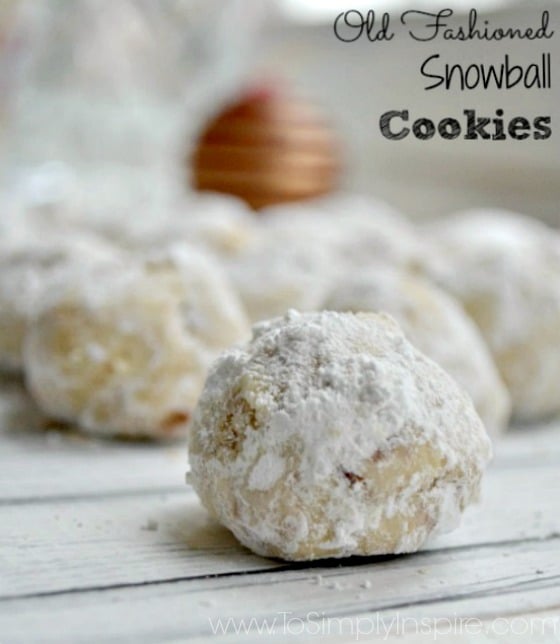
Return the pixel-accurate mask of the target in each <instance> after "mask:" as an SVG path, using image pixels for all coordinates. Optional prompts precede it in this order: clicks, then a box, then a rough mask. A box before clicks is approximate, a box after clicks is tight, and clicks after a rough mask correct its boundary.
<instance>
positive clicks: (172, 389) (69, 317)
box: [25, 246, 249, 438]
mask: <svg viewBox="0 0 560 644" xmlns="http://www.w3.org/2000/svg"><path fill="white" fill-rule="evenodd" d="M248 332H249V327H248V322H247V320H246V317H245V315H244V313H243V311H242V309H241V308H240V305H239V302H238V301H237V299H236V298H235V295H234V294H233V292H232V291H231V288H230V287H229V285H228V284H227V283H226V282H225V281H224V280H223V278H222V276H221V274H220V273H219V270H218V269H217V267H216V266H215V264H214V263H213V262H212V261H211V260H209V259H208V258H207V257H205V256H203V255H201V254H200V253H198V252H197V251H195V250H194V249H187V248H185V247H183V246H180V247H173V248H171V249H169V250H168V251H167V252H165V253H160V254H158V255H157V256H152V257H150V258H149V259H147V260H146V261H145V262H144V263H129V264H128V265H125V266H120V267H110V266H105V267H100V268H98V269H97V270H92V271H90V272H89V273H87V274H81V275H79V276H77V277H76V278H73V277H72V276H67V277H66V279H64V280H61V281H60V282H59V283H58V284H57V285H56V288H55V289H53V290H51V291H49V292H48V293H47V294H46V297H45V299H44V301H43V302H42V303H41V307H40V310H39V314H38V316H37V319H36V320H35V321H34V322H33V323H32V325H31V328H30V330H29V333H28V337H27V341H26V346H25V373H26V379H27V384H28V386H29V389H30V391H31V392H32V394H33V396H34V397H35V399H36V400H37V402H38V403H39V405H40V407H41V408H42V409H43V411H44V412H46V413H47V414H48V415H50V416H52V417H55V418H60V419H63V420H66V421H70V422H73V423H77V424H78V425H79V426H81V427H82V428H83V429H85V430H88V431H91V432H94V433H102V434H111V435H126V436H146V437H155V438H171V437H174V436H177V435H181V434H184V433H185V430H186V427H187V425H188V422H189V419H190V416H191V414H192V410H193V408H194V406H195V404H196V401H197V399H198V395H199V393H200V391H201V389H202V386H203V383H204V379H205V377H206V372H207V369H208V367H209V365H210V363H211V362H212V360H213V359H214V358H215V357H216V355H217V354H218V353H219V351H220V350H222V349H224V348H226V347H229V346H231V345H232V344H233V343H235V342H238V341H241V340H244V339H245V338H246V337H247V335H248Z"/></svg>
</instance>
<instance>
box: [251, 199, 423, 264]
mask: <svg viewBox="0 0 560 644" xmlns="http://www.w3.org/2000/svg"><path fill="white" fill-rule="evenodd" d="M262 214H263V217H262V219H263V223H264V225H265V228H266V230H268V231H269V233H270V235H271V237H272V238H273V239H275V240H276V243H278V244H280V243H282V244H289V243H290V240H293V239H305V240H307V241H308V244H310V245H311V244H313V245H315V246H317V245H322V246H326V247H327V248H328V249H329V253H330V256H331V263H332V262H336V264H337V265H338V266H339V268H340V267H343V268H345V269H347V270H355V271H360V272H362V271H363V270H364V269H365V268H367V267H368V266H369V265H370V264H372V263H373V264H376V265H377V264H379V263H380V262H383V263H386V264H389V265H394V266H400V267H403V268H407V269H411V270H415V269H416V268H417V266H418V265H420V266H422V265H423V263H424V253H425V252H426V249H425V247H424V244H423V243H422V241H421V239H420V238H419V237H418V235H417V233H416V230H415V228H414V226H413V225H412V224H411V223H410V222H409V221H407V220H406V219H405V218H404V217H403V216H402V215H400V214H399V213H398V212H396V211H395V210H394V209H392V208H391V207H390V206H388V205H387V204H385V203H383V202H380V201H377V200H375V199H372V198H370V197H365V196H362V195H353V194H339V195H333V196H330V197H326V198H324V199H321V200H316V201H313V202H309V203H307V202H306V203H302V204H294V205H284V206H276V207H273V208H268V209H267V210H264V211H263V213H262Z"/></svg>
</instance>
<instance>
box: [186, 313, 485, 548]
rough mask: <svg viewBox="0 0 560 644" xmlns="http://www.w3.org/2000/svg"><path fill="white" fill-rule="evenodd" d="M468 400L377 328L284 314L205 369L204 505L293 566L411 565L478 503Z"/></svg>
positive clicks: (388, 324) (355, 319) (475, 434)
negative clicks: (411, 556)
mask: <svg viewBox="0 0 560 644" xmlns="http://www.w3.org/2000/svg"><path fill="white" fill-rule="evenodd" d="M490 452H491V449H490V442H489V439H488V436H487V433H486V431H485V429H484V426H483V425H482V422H481V421H480V418H479V417H478V415H477V413H476V411H475V410H474V407H473V405H472V402H471V400H470V398H469V397H468V396H467V395H466V394H465V393H464V392H463V390H462V389H461V388H460V387H459V386H458V385H457V384H456V383H455V381H454V380H453V379H452V378H451V377H450V376H448V375H447V373H445V372H444V371H443V370H442V369H441V368H440V367H439V366H438V365H436V364H435V363H434V362H432V361H431V360H429V359H428V358H426V357H425V356H424V355H423V354H421V353H420V352H419V351H418V350H417V349H415V348H414V347H413V346H412V345H411V344H410V343H409V342H408V340H406V338H405V337H404V335H403V333H402V331H401V330H400V328H399V327H398V325H397V324H396V322H394V321H393V320H392V318H389V317H388V316H386V315H376V314H373V313H359V314H353V313H336V312H322V313H309V314H298V313H295V312H289V313H288V314H287V315H286V317H284V318H283V319H277V320H273V321H271V322H267V323H263V324H262V325H257V327H256V328H255V330H254V334H253V339H252V341H251V342H250V343H249V344H248V345H247V346H246V347H245V348H243V349H236V350H232V351H229V352H226V353H225V354H223V355H222V356H221V357H220V358H219V359H218V361H217V362H216V363H215V364H214V366H213V368H212V370H211V372H210V375H209V377H208V380H207V382H206V386H205V388H204V391H203V393H202V396H201V398H200V401H199V404H198V407H197V409H196V412H195V416H194V421H193V426H192V430H191V433H190V435H189V454H190V463H191V468H192V469H191V474H190V480H191V481H192V484H193V486H194V488H195V489H196V491H197V492H198V494H199V496H200V498H201V499H202V501H203V503H204V505H205V506H206V507H207V508H208V510H209V511H210V512H211V513H212V514H213V515H215V516H216V517H217V519H218V520H219V521H221V522H222V523H223V524H224V525H225V526H226V527H228V528H229V529H230V530H231V531H232V532H233V533H234V534H235V535H236V536H237V538H238V539H239V540H240V541H241V542H242V543H243V544H245V545H246V546H248V547H249V548H251V549H252V550H254V551H255V552H257V553H259V554H261V555H265V556H274V557H281V558H284V559H289V560H311V559H319V558H322V557H345V556H349V555H374V554H387V553H401V552H412V551H415V550H418V548H420V547H421V546H422V544H423V543H424V542H425V541H426V539H428V537H430V536H431V535H433V534H435V533H436V532H439V531H443V530H448V529H451V528H452V527H454V525H455V524H456V522H457V520H458V517H459V514H460V512H461V511H462V510H463V508H464V507H465V506H466V505H467V504H469V503H470V502H471V501H473V500H475V499H476V498H477V496H478V492H479V484H480V479H481V475H482V472H483V469H484V467H485V465H486V464H487V462H488V460H489V458H490Z"/></svg>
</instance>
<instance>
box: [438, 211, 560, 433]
mask: <svg viewBox="0 0 560 644" xmlns="http://www.w3.org/2000/svg"><path fill="white" fill-rule="evenodd" d="M428 232H429V234H430V236H431V238H432V240H433V242H434V243H435V244H437V246H438V249H439V253H438V256H439V258H440V260H439V262H438V263H437V265H434V266H432V268H431V273H432V277H433V278H434V279H435V280H437V281H438V282H439V283H440V284H441V285H442V286H443V287H444V288H446V289H447V290H448V291H449V292H451V293H452V294H454V295H455V296H456V297H457V298H458V299H459V300H460V301H461V303H462V304H463V306H464V308H465V309H466V311H467V312H468V313H469V314H470V315H471V317H472V318H473V319H474V321H475V322H476V324H477V325H478V327H479V328H480V330H481V332H482V335H483V337H484V339H485V340H486V342H487V344H488V345H489V347H490V350H491V352H492V355H493V357H494V360H495V362H496V364H497V366H498V369H499V371H500V373H501V375H502V378H503V380H504V382H505V383H506V386H507V387H508V389H509V391H510V394H511V399H512V402H513V412H514V415H515V416H516V417H517V418H518V419H521V420H526V421H532V420H536V419H539V418H542V417H546V416H549V415H551V414H554V413H556V412H558V411H560V396H558V387H557V383H558V382H559V381H560V237H559V236H558V233H556V232H555V231H553V230H552V229H550V228H548V227H547V226H545V225H544V224H541V223H539V222H537V221H534V220H532V219H529V218H524V217H522V216H521V215H513V214H508V213H503V212H499V211H498V212H496V211H489V212H488V211H471V212H466V213H463V214H458V215H456V216H454V217H451V218H449V219H447V220H443V221H442V222H440V223H434V224H431V226H430V227H429V229H428Z"/></svg>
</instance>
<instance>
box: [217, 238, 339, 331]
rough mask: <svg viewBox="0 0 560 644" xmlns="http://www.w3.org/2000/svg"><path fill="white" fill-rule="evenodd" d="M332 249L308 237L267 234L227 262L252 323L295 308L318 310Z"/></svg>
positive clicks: (327, 284) (328, 271) (235, 286)
mask: <svg viewBox="0 0 560 644" xmlns="http://www.w3.org/2000/svg"><path fill="white" fill-rule="evenodd" d="M330 259H331V258H330V254H329V252H328V248H326V247H325V246H322V245H320V244H314V243H313V242H312V240H310V239H309V238H307V237H302V238H299V239H295V238H293V239H291V240H290V242H289V243H284V242H283V241H281V240H279V239H277V238H275V236H274V235H272V236H263V238H261V239H259V241H258V243H255V244H253V245H252V246H251V248H250V249H248V250H247V251H246V252H244V253H241V254H240V255H238V256H237V257H235V258H232V259H231V260H230V261H228V262H226V263H225V264H224V265H225V267H226V268H227V274H228V276H229V277H230V279H231V281H232V284H233V286H234V288H235V290H236V291H237V293H238V294H239V296H240V298H241V300H242V302H243V304H244V306H245V308H246V310H247V312H248V314H249V318H250V320H251V321H252V322H259V321H261V320H268V319H270V318H274V317H277V316H278V315H283V314H284V313H285V312H286V311H288V310H289V309H291V308H297V309H299V310H301V311H313V310H316V309H317V308H318V307H319V306H320V304H321V302H322V300H323V298H324V297H325V293H326V292H327V289H328V287H329V284H330V279H331V272H332V270H333V268H334V267H333V264H332V262H331V261H330Z"/></svg>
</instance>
